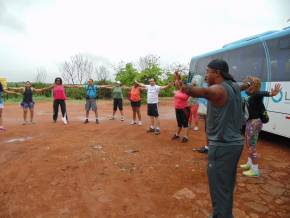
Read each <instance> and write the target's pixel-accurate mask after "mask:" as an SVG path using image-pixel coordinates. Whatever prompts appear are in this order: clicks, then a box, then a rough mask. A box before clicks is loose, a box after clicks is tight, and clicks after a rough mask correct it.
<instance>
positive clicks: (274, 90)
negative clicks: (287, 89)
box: [270, 83, 282, 97]
mask: <svg viewBox="0 0 290 218" xmlns="http://www.w3.org/2000/svg"><path fill="white" fill-rule="evenodd" d="M281 90H282V87H281V84H280V83H276V84H275V86H274V88H272V89H271V92H270V96H271V97H272V96H276V95H277V94H278V93H279V92H280V91H281Z"/></svg>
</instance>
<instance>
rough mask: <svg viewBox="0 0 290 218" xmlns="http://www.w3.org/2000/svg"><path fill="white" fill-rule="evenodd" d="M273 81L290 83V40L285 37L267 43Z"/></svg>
mask: <svg viewBox="0 0 290 218" xmlns="http://www.w3.org/2000/svg"><path fill="white" fill-rule="evenodd" d="M267 46H268V49H269V54H270V64H271V73H272V76H271V78H272V81H290V39H289V36H285V37H283V38H279V39H272V40H268V41H267Z"/></svg>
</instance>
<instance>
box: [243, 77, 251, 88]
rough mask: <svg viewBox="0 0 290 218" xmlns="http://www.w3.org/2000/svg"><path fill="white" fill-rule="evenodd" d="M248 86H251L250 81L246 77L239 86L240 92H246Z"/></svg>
mask: <svg viewBox="0 0 290 218" xmlns="http://www.w3.org/2000/svg"><path fill="white" fill-rule="evenodd" d="M250 86H251V80H250V78H249V77H246V78H245V79H244V80H243V82H242V84H241V85H240V90H241V91H244V90H246V89H247V88H249V87H250Z"/></svg>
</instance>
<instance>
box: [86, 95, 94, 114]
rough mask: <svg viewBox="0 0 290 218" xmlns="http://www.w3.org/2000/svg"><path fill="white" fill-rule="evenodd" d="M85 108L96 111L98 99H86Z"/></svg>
mask: <svg viewBox="0 0 290 218" xmlns="http://www.w3.org/2000/svg"><path fill="white" fill-rule="evenodd" d="M85 109H86V111H89V110H92V111H95V110H96V109H97V102H96V99H94V98H93V99H86V104H85Z"/></svg>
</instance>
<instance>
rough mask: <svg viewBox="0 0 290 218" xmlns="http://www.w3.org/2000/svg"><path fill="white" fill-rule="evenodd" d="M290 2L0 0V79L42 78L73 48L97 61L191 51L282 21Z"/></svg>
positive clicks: (167, 57)
mask: <svg viewBox="0 0 290 218" xmlns="http://www.w3.org/2000/svg"><path fill="white" fill-rule="evenodd" d="M289 18H290V0H240V1H235V0H219V1H215V0H201V1H200V0H196V1H194V0H91V1H89V0H79V1H78V0H74V1H73V0H58V1H56V0H0V77H1V76H2V77H6V78H7V79H8V81H24V80H32V81H33V80H34V79H35V75H36V69H37V68H40V67H41V68H45V69H46V70H47V71H48V72H49V74H50V78H49V79H52V78H53V77H55V76H57V75H60V72H59V69H58V68H59V67H58V66H59V65H60V64H61V63H62V62H63V61H65V60H68V59H69V57H70V56H72V55H75V54H77V53H85V54H90V55H93V56H95V57H96V59H98V60H100V61H101V62H104V63H105V64H106V63H112V64H117V63H118V62H120V61H125V62H127V61H128V62H129V61H137V60H138V59H139V57H140V56H145V55H147V54H154V55H158V56H160V59H161V63H162V64H167V63H172V62H180V63H189V61H190V59H191V57H192V56H195V55H198V54H201V53H203V52H207V51H210V50H213V49H218V48H221V47H222V46H223V45H224V44H227V43H229V42H232V41H236V40H238V39H241V38H243V37H247V36H250V35H254V34H258V33H262V32H265V31H268V30H277V29H281V28H283V27H286V26H290V22H288V23H287V20H288V19H289Z"/></svg>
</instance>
